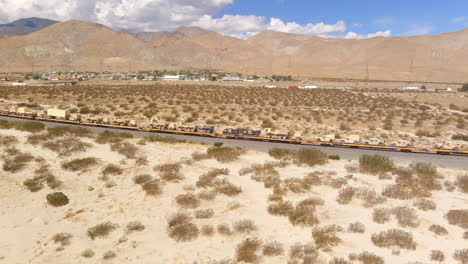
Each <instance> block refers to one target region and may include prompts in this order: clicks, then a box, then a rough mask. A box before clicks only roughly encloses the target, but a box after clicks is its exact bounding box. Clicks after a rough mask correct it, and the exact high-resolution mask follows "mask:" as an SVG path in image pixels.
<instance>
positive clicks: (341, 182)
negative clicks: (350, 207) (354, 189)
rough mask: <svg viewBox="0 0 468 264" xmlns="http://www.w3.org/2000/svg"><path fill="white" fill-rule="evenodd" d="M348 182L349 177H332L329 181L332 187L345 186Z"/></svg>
mask: <svg viewBox="0 0 468 264" xmlns="http://www.w3.org/2000/svg"><path fill="white" fill-rule="evenodd" d="M347 183H348V180H347V179H345V178H342V177H339V178H333V179H331V180H330V181H329V183H328V185H330V187H332V188H335V189H339V188H341V187H343V186H345V185H346V184H347Z"/></svg>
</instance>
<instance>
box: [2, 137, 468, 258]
mask: <svg viewBox="0 0 468 264" xmlns="http://www.w3.org/2000/svg"><path fill="white" fill-rule="evenodd" d="M0 135H2V136H8V135H10V136H16V137H17V138H18V139H19V143H18V144H17V145H16V148H18V149H19V150H20V151H22V152H28V153H30V154H32V155H33V156H34V157H42V158H43V159H44V162H45V163H47V164H49V165H50V168H51V171H52V173H53V174H54V175H55V176H56V177H57V178H58V179H59V180H60V181H62V182H63V184H62V186H61V187H59V191H61V192H63V193H65V194H66V195H67V196H68V197H69V199H70V203H69V204H68V205H66V206H63V207H52V206H51V205H49V204H48V203H47V201H46V195H47V194H49V193H51V192H53V190H51V189H50V188H49V187H47V186H46V187H45V188H44V189H42V190H41V191H39V192H35V193H32V192H30V191H29V190H27V189H26V188H25V186H24V185H23V182H24V180H26V179H28V178H32V177H33V176H34V170H35V169H37V168H38V166H39V162H36V161H32V162H30V163H29V164H28V165H27V166H26V167H25V168H24V169H22V170H21V171H20V172H18V173H14V174H13V173H9V172H5V171H3V170H1V171H0V189H1V190H2V192H1V193H0V233H1V234H2V235H1V237H0V263H8V264H16V263H18V264H24V263H48V264H54V263H57V264H58V263H143V264H146V263H214V262H210V261H212V260H221V259H225V258H231V259H233V260H235V251H236V246H237V244H239V243H240V242H241V241H242V240H243V239H244V238H245V237H257V238H259V239H261V240H262V241H274V240H276V241H278V242H280V243H282V245H283V247H284V253H283V254H282V255H280V256H275V257H267V256H263V257H261V260H260V263H287V262H288V260H289V248H290V246H292V245H294V244H295V243H302V244H305V243H310V242H312V243H313V241H314V239H313V238H312V236H311V229H312V228H311V227H299V226H293V225H291V224H290V222H289V221H288V218H287V217H280V216H273V215H271V214H269V213H268V211H267V206H268V204H269V201H268V199H267V197H268V196H269V195H270V194H271V190H269V189H266V188H265V187H264V186H263V184H262V183H258V182H256V181H254V180H252V179H251V175H250V174H249V175H245V176H240V175H239V171H240V170H241V169H242V168H245V167H249V166H250V165H252V164H258V163H265V162H268V161H274V159H273V158H271V157H270V156H269V155H268V154H266V153H261V152H256V151H248V152H247V153H246V154H244V155H242V156H241V157H240V159H239V160H237V161H234V162H231V163H220V162H218V161H216V160H214V159H208V160H202V161H191V162H190V163H185V164H184V165H183V166H182V169H181V173H182V174H183V175H184V180H183V181H181V182H179V183H164V184H163V193H162V194H161V195H159V196H156V197H153V196H148V195H146V194H145V192H144V191H143V190H142V189H141V187H140V186H139V185H137V184H135V183H133V181H132V178H133V177H134V176H136V175H140V174H150V175H152V176H153V177H154V178H158V177H159V173H158V172H155V171H154V170H153V167H154V166H157V165H161V164H165V163H171V162H178V161H184V160H185V161H186V160H191V154H192V153H193V152H205V151H206V149H207V148H208V146H204V145H196V144H177V145H172V144H165V143H146V145H139V144H137V143H136V141H137V139H133V140H129V142H133V143H135V145H136V146H137V147H138V148H139V150H138V153H139V155H142V156H145V157H147V159H148V161H149V162H148V164H147V165H144V166H137V165H136V164H135V161H134V160H131V159H126V158H125V157H124V156H122V155H120V154H118V153H116V152H114V151H112V150H111V148H110V146H109V145H106V144H104V145H101V144H97V143H96V142H94V140H93V139H88V138H86V139H81V140H83V141H85V142H88V143H90V144H92V146H91V147H90V148H88V149H87V151H86V152H81V153H77V154H74V155H73V156H60V155H58V154H57V153H55V152H53V151H50V150H48V149H45V148H43V147H41V146H35V147H34V146H31V145H29V144H28V143H27V142H26V140H27V139H26V138H27V136H28V133H26V132H18V131H15V130H0ZM0 149H2V152H3V150H4V149H5V146H0ZM83 157H96V158H99V159H100V160H101V161H100V164H99V166H97V167H94V168H92V169H90V170H88V171H85V172H78V173H77V172H70V171H65V170H63V169H62V168H61V164H62V163H63V162H65V161H69V160H71V159H72V158H83ZM1 163H2V162H0V164H1ZM107 164H118V165H119V166H120V167H121V168H122V169H123V170H124V172H123V173H122V174H121V175H110V176H109V177H110V178H111V179H110V180H111V181H112V182H114V183H115V186H114V187H112V188H108V187H106V186H105V185H106V183H105V182H104V181H102V180H99V179H98V178H99V177H101V176H102V173H101V172H102V168H103V167H104V166H105V165H107ZM353 164H356V162H355V161H330V162H329V163H328V164H325V165H320V166H316V167H299V166H295V165H288V166H287V167H285V168H279V169H278V171H279V175H280V178H281V179H282V180H284V179H288V178H302V177H304V176H306V175H307V174H309V173H312V172H323V174H324V175H330V177H331V178H333V179H337V178H343V177H345V176H347V175H350V174H352V175H353V176H352V178H349V180H348V184H347V185H348V186H355V187H363V186H365V187H368V188H369V189H372V190H375V191H376V192H377V193H380V192H381V191H382V190H383V189H384V187H385V186H387V185H389V184H391V183H393V179H387V180H381V179H378V178H377V177H376V176H371V175H367V174H361V173H350V172H348V171H347V169H346V168H345V167H346V166H349V165H353ZM213 168H227V169H229V171H230V172H229V175H227V176H225V178H226V179H227V180H229V181H230V182H231V183H232V184H234V185H237V186H240V187H241V188H242V193H240V194H239V195H237V196H234V197H228V196H225V195H218V196H217V197H216V198H215V199H213V200H211V201H206V200H201V204H200V206H199V207H198V208H197V209H203V208H211V209H213V210H214V216H213V217H212V218H210V219H194V220H193V223H194V224H196V225H197V226H198V227H201V226H202V225H205V224H209V225H212V226H214V227H216V226H217V225H218V224H221V223H227V224H233V223H234V222H236V221H238V220H242V219H251V220H253V221H254V222H255V224H256V225H257V227H258V230H257V231H253V232H251V233H250V234H239V233H234V234H233V235H231V236H224V235H221V234H219V233H216V232H215V234H214V236H212V237H205V236H202V235H200V236H199V237H198V238H197V239H195V240H193V241H190V242H176V241H175V240H173V239H171V238H170V237H168V233H167V218H168V217H169V216H170V215H171V214H173V213H175V212H178V211H188V212H193V211H194V210H183V209H181V208H179V206H178V205H177V204H176V203H175V201H174V199H175V197H176V196H177V195H179V194H183V193H186V192H187V191H186V189H193V187H190V186H194V185H195V183H196V181H197V180H198V177H199V176H200V175H202V174H203V173H206V172H208V171H209V170H210V169H213ZM438 172H439V173H440V174H441V175H442V176H443V177H444V180H449V181H452V182H453V181H455V179H456V177H457V176H459V175H462V174H466V173H467V172H468V171H467V170H466V169H465V170H454V169H443V168H439V169H438ZM194 192H195V193H198V192H199V189H197V190H196V191H194ZM338 192H339V189H337V188H333V187H331V186H327V185H322V186H314V187H313V188H312V189H311V190H310V191H307V192H305V193H291V192H289V193H288V194H287V195H285V196H284V197H283V198H284V199H286V200H289V201H292V202H293V203H294V202H296V201H301V200H303V199H305V198H310V197H313V198H321V199H323V200H324V205H323V206H319V207H318V209H317V213H318V214H317V215H318V218H319V220H320V224H321V225H329V224H337V225H340V226H341V227H343V229H344V230H343V231H341V232H338V233H337V236H338V237H339V238H341V240H342V242H340V243H339V244H338V245H337V246H335V247H332V248H331V249H330V250H318V263H328V261H330V260H331V259H333V258H334V257H343V258H347V257H348V255H349V254H350V253H357V254H359V253H361V252H363V251H369V252H373V253H375V254H376V255H378V256H381V257H383V258H384V259H385V263H408V262H410V261H421V262H429V261H430V259H429V254H430V251H431V250H434V249H438V250H441V251H443V252H444V253H445V256H446V261H445V262H442V263H456V262H454V261H455V260H454V259H453V258H452V254H453V253H454V251H455V250H457V249H462V248H466V244H467V242H466V241H467V240H464V239H463V232H465V231H466V230H464V229H463V228H461V227H458V226H454V225H450V224H449V223H448V222H447V219H446V218H444V215H445V213H446V212H447V211H448V210H451V209H463V208H466V207H467V205H468V195H467V194H466V193H462V192H461V191H460V190H458V189H457V190H455V191H452V192H447V191H445V190H441V191H433V192H432V197H431V200H433V201H434V202H435V203H436V204H437V209H436V210H434V211H420V210H417V214H418V221H419V226H418V227H415V228H411V227H406V228H403V227H399V226H398V223H397V221H396V220H395V217H393V218H392V220H391V222H389V223H386V224H378V223H375V222H373V221H372V208H366V207H364V206H363V205H362V200H360V199H357V198H354V199H353V200H352V201H351V202H350V203H349V204H346V205H342V204H339V203H337V201H336V197H337V196H338ZM233 202H237V203H239V205H240V206H239V207H238V208H236V209H230V208H229V207H230V205H232V203H233ZM395 206H408V207H413V206H412V201H411V200H396V199H387V200H386V202H384V203H383V204H379V205H377V206H376V207H386V208H392V207H395ZM136 220H138V221H140V222H141V223H142V224H143V225H144V226H145V229H144V230H143V231H141V232H132V233H129V234H126V231H125V227H126V225H127V223H129V222H131V221H136ZM106 221H111V222H112V223H114V224H116V225H118V227H117V228H116V229H115V230H114V231H113V232H111V233H110V234H109V235H108V236H107V237H104V238H96V239H95V240H92V239H91V238H90V237H89V236H88V235H87V229H88V228H90V227H92V226H95V225H97V224H99V223H102V222H106ZM357 221H358V222H361V223H363V224H364V225H365V232H364V233H350V232H348V231H347V227H348V224H350V223H354V222H357ZM432 224H439V225H441V226H444V227H445V228H446V229H447V231H448V235H446V236H436V235H435V234H433V233H431V232H429V231H428V228H429V226H430V225H432ZM390 228H398V229H402V230H405V231H408V232H411V233H412V235H413V237H414V240H415V242H416V243H417V247H416V250H414V251H413V250H405V249H401V250H400V251H399V255H395V254H392V250H391V249H388V248H379V247H376V246H375V245H374V244H373V243H372V241H371V235H372V234H374V233H378V232H381V231H385V230H388V229H390ZM62 232H67V233H70V234H71V235H72V237H71V239H70V244H69V245H66V246H64V249H63V250H59V251H58V250H57V248H58V247H59V245H58V244H56V243H54V242H53V241H52V237H53V236H54V235H55V234H57V233H62ZM86 249H92V250H93V251H94V252H95V256H93V257H92V258H89V259H88V258H84V257H83V256H82V255H81V253H82V252H83V251H84V250H86ZM109 250H111V251H113V252H115V253H116V256H115V258H112V259H107V260H106V259H103V254H104V253H105V252H107V251H109ZM260 255H261V254H260ZM358 263H359V262H358Z"/></svg>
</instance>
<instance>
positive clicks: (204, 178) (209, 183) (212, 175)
mask: <svg viewBox="0 0 468 264" xmlns="http://www.w3.org/2000/svg"><path fill="white" fill-rule="evenodd" d="M228 174H229V169H212V170H210V171H209V172H207V173H205V174H203V175H201V176H200V177H198V181H197V183H196V186H197V187H198V188H208V187H213V186H214V180H215V179H216V177H218V176H220V175H228Z"/></svg>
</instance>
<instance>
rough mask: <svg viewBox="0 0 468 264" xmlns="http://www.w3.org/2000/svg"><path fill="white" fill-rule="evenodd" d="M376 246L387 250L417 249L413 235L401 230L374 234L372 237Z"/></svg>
mask: <svg viewBox="0 0 468 264" xmlns="http://www.w3.org/2000/svg"><path fill="white" fill-rule="evenodd" d="M371 240H372V242H373V243H374V245H376V246H378V247H385V248H395V247H396V248H401V249H410V250H415V249H416V243H415V242H414V241H413V235H412V234H411V233H409V232H406V231H403V230H400V229H390V230H387V231H382V232H380V233H379V234H373V235H372V237H371Z"/></svg>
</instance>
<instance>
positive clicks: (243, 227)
mask: <svg viewBox="0 0 468 264" xmlns="http://www.w3.org/2000/svg"><path fill="white" fill-rule="evenodd" d="M233 228H234V230H235V231H236V232H239V233H250V232H254V231H257V229H258V227H257V225H256V224H255V223H254V221H252V220H249V219H244V220H239V221H237V222H235V223H234V224H233Z"/></svg>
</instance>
